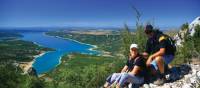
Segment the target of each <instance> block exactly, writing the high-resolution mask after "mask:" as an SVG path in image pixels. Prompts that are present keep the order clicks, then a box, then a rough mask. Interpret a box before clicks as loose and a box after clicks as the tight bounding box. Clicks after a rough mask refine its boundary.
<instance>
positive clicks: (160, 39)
mask: <svg viewBox="0 0 200 88" xmlns="http://www.w3.org/2000/svg"><path fill="white" fill-rule="evenodd" d="M168 39H169V37H168V36H167V35H165V34H162V33H155V35H154V36H153V37H152V38H149V39H148V40H147V44H146V52H147V53H149V54H153V53H156V52H158V51H159V50H160V48H165V55H174V53H175V52H174V50H173V47H172V44H171V41H169V40H168Z"/></svg>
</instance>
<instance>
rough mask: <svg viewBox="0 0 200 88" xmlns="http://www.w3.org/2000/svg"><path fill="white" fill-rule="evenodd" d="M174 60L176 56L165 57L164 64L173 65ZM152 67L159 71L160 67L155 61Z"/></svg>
mask: <svg viewBox="0 0 200 88" xmlns="http://www.w3.org/2000/svg"><path fill="white" fill-rule="evenodd" d="M173 59H174V55H164V56H163V60H164V64H166V65H168V64H169V63H171V62H172V60H173ZM151 65H152V66H153V67H154V68H155V70H158V65H157V62H156V60H155V59H154V60H153V61H152V62H151Z"/></svg>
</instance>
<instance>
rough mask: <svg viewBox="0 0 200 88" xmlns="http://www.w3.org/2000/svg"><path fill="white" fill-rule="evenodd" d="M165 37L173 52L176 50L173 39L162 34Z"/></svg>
mask: <svg viewBox="0 0 200 88" xmlns="http://www.w3.org/2000/svg"><path fill="white" fill-rule="evenodd" d="M163 35H164V36H165V37H167V41H168V44H169V45H170V46H171V47H172V50H173V52H174V53H175V52H176V44H175V40H174V39H172V38H171V37H170V36H168V35H166V34H163Z"/></svg>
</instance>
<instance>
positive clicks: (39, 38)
mask: <svg viewBox="0 0 200 88" xmlns="http://www.w3.org/2000/svg"><path fill="white" fill-rule="evenodd" d="M22 35H23V36H24V37H23V38H22V40H26V41H32V42H35V43H37V44H39V45H41V46H44V47H49V48H53V49H55V50H56V51H50V52H47V53H45V54H44V55H42V56H40V57H38V58H36V59H35V62H34V63H33V67H34V68H35V69H36V71H37V74H42V73H45V72H48V71H50V70H52V69H54V68H55V67H56V66H57V65H58V64H59V63H60V58H61V57H62V56H63V55H64V54H68V53H71V52H77V53H85V54H98V53H99V52H98V51H93V50H89V49H90V48H94V47H93V46H91V45H88V44H83V43H79V42H76V41H73V40H68V39H62V38H56V37H52V36H47V35H45V34H44V32H33V33H32V32H27V33H22Z"/></svg>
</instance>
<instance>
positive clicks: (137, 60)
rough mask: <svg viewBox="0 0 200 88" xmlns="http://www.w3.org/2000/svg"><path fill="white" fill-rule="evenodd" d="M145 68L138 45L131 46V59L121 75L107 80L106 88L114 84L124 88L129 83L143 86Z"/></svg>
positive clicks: (117, 74) (115, 74) (116, 74)
mask: <svg viewBox="0 0 200 88" xmlns="http://www.w3.org/2000/svg"><path fill="white" fill-rule="evenodd" d="M145 68H146V65H145V62H144V59H143V58H142V57H141V56H140V55H139V52H138V45H137V44H131V46H130V58H129V59H128V60H127V63H126V65H125V66H124V68H123V69H122V71H121V73H114V74H113V75H111V76H110V78H108V79H107V84H106V85H104V87H108V86H110V85H111V84H113V83H114V82H115V83H117V87H123V86H124V85H125V83H127V82H129V83H132V84H142V83H143V82H144V73H145V72H144V71H145ZM126 72H128V73H126Z"/></svg>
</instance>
